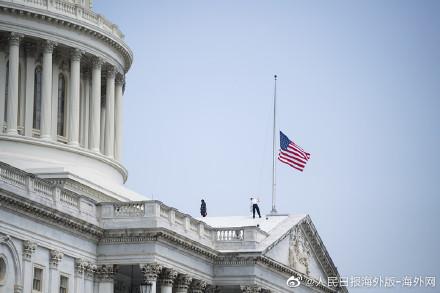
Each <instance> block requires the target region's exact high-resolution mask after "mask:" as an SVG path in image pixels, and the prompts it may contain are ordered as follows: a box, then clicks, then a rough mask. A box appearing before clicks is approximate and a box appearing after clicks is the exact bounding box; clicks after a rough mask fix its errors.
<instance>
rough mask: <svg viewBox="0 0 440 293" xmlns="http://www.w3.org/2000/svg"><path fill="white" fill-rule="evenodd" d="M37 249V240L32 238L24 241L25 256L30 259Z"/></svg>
mask: <svg viewBox="0 0 440 293" xmlns="http://www.w3.org/2000/svg"><path fill="white" fill-rule="evenodd" d="M36 249H37V244H36V243H35V242H33V241H30V240H25V241H23V258H24V259H25V260H29V261H30V260H31V259H32V255H33V254H34V252H35V250H36Z"/></svg>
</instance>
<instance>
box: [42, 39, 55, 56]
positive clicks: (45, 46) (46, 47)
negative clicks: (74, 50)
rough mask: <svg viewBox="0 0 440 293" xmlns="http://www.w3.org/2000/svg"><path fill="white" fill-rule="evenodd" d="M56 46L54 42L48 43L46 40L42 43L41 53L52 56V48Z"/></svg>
mask: <svg viewBox="0 0 440 293" xmlns="http://www.w3.org/2000/svg"><path fill="white" fill-rule="evenodd" d="M56 46H57V43H56V42H54V41H50V40H46V41H44V42H43V44H42V47H43V52H44V53H46V54H52V53H53V50H54V48H55V47H56Z"/></svg>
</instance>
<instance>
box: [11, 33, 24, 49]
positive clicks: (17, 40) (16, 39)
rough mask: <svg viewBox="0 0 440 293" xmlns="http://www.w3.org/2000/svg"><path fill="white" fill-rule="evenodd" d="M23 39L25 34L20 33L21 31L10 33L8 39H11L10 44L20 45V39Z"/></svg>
mask: <svg viewBox="0 0 440 293" xmlns="http://www.w3.org/2000/svg"><path fill="white" fill-rule="evenodd" d="M21 39H23V35H22V34H19V33H14V32H12V33H10V34H9V37H8V40H9V45H10V46H18V45H20V41H21Z"/></svg>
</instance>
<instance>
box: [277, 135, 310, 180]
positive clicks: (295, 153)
mask: <svg viewBox="0 0 440 293" xmlns="http://www.w3.org/2000/svg"><path fill="white" fill-rule="evenodd" d="M309 159H310V154H309V153H307V152H306V151H304V150H303V149H302V148H300V147H299V146H298V145H296V144H295V143H294V142H293V141H291V140H290V139H289V138H288V137H287V136H286V135H285V134H284V133H282V132H281V131H280V153H279V154H278V160H280V161H281V162H283V163H284V164H287V165H289V166H290V167H292V168H295V169H296V170H298V171H301V172H302V171H303V169H304V167H305V166H306V164H307V161H308V160H309Z"/></svg>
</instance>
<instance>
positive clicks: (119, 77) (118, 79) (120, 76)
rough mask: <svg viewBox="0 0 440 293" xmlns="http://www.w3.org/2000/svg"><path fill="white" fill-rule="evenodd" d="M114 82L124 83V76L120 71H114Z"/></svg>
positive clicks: (117, 83)
mask: <svg viewBox="0 0 440 293" xmlns="http://www.w3.org/2000/svg"><path fill="white" fill-rule="evenodd" d="M115 83H116V85H119V86H122V85H124V83H125V76H124V75H123V74H122V73H120V72H118V73H116V77H115Z"/></svg>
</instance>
